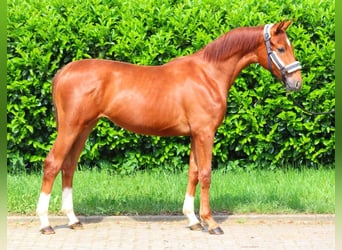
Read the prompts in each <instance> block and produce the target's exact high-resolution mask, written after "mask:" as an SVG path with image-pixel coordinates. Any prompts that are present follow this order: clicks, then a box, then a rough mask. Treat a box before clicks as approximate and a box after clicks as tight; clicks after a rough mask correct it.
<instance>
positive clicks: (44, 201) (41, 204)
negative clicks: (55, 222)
mask: <svg viewBox="0 0 342 250" xmlns="http://www.w3.org/2000/svg"><path fill="white" fill-rule="evenodd" d="M50 197H51V194H45V193H40V196H39V200H38V205H37V210H36V211H37V215H38V216H39V219H40V229H42V228H44V227H48V226H50V223H49V218H48V210H49V202H50Z"/></svg>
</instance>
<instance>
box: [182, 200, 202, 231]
mask: <svg viewBox="0 0 342 250" xmlns="http://www.w3.org/2000/svg"><path fill="white" fill-rule="evenodd" d="M194 201H195V198H194V197H193V196H190V195H188V194H186V195H185V199H184V204H183V214H184V215H185V216H186V217H187V218H188V220H189V226H193V225H195V224H197V223H199V220H198V219H197V217H196V215H195V211H194Z"/></svg>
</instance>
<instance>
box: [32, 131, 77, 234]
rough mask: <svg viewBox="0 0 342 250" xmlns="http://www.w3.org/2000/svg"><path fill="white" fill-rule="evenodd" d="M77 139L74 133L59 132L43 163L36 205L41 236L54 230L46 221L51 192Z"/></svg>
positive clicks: (47, 220)
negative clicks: (40, 185) (42, 173)
mask: <svg viewBox="0 0 342 250" xmlns="http://www.w3.org/2000/svg"><path fill="white" fill-rule="evenodd" d="M76 137H77V134H76V133H71V134H69V133H64V131H63V130H60V131H59V133H58V135H57V138H56V141H55V143H54V145H53V146H52V149H51V151H50V152H49V154H48V155H47V157H46V159H45V161H44V176H43V182H42V187H41V193H40V196H39V200H38V205H37V214H38V216H39V219H40V224H41V225H40V231H41V232H42V233H43V234H53V233H54V230H53V229H52V227H51V226H50V223H49V219H48V209H49V202H50V197H51V191H52V187H53V184H54V181H55V179H56V176H57V174H58V173H59V171H60V170H61V168H62V165H63V163H64V160H65V158H66V157H67V155H68V154H69V151H70V149H71V147H72V145H73V143H74V141H75V138H76Z"/></svg>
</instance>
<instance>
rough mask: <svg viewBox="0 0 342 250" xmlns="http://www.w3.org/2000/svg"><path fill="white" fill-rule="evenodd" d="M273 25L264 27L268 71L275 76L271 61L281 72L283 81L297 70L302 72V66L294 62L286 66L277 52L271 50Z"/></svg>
mask: <svg viewBox="0 0 342 250" xmlns="http://www.w3.org/2000/svg"><path fill="white" fill-rule="evenodd" d="M272 26H273V24H266V25H265V27H264V40H265V44H266V50H267V63H268V69H269V70H270V71H271V73H272V74H273V70H272V63H271V61H272V62H273V63H274V64H275V65H276V66H277V68H278V69H279V70H280V72H281V75H282V78H283V80H284V79H285V75H286V74H291V73H292V72H295V71H297V70H300V69H301V68H302V66H301V65H300V62H298V61H294V62H293V63H290V64H289V65H285V64H284V62H283V61H282V60H281V59H280V57H279V56H278V55H277V53H276V52H275V51H273V50H272V48H271V42H270V40H271V32H270V31H271V28H272Z"/></svg>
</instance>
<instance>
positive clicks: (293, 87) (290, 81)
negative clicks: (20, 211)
mask: <svg viewBox="0 0 342 250" xmlns="http://www.w3.org/2000/svg"><path fill="white" fill-rule="evenodd" d="M284 84H285V87H286V90H287V91H298V90H300V89H301V88H302V79H298V78H296V77H293V78H292V77H288V78H286V79H284Z"/></svg>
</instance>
